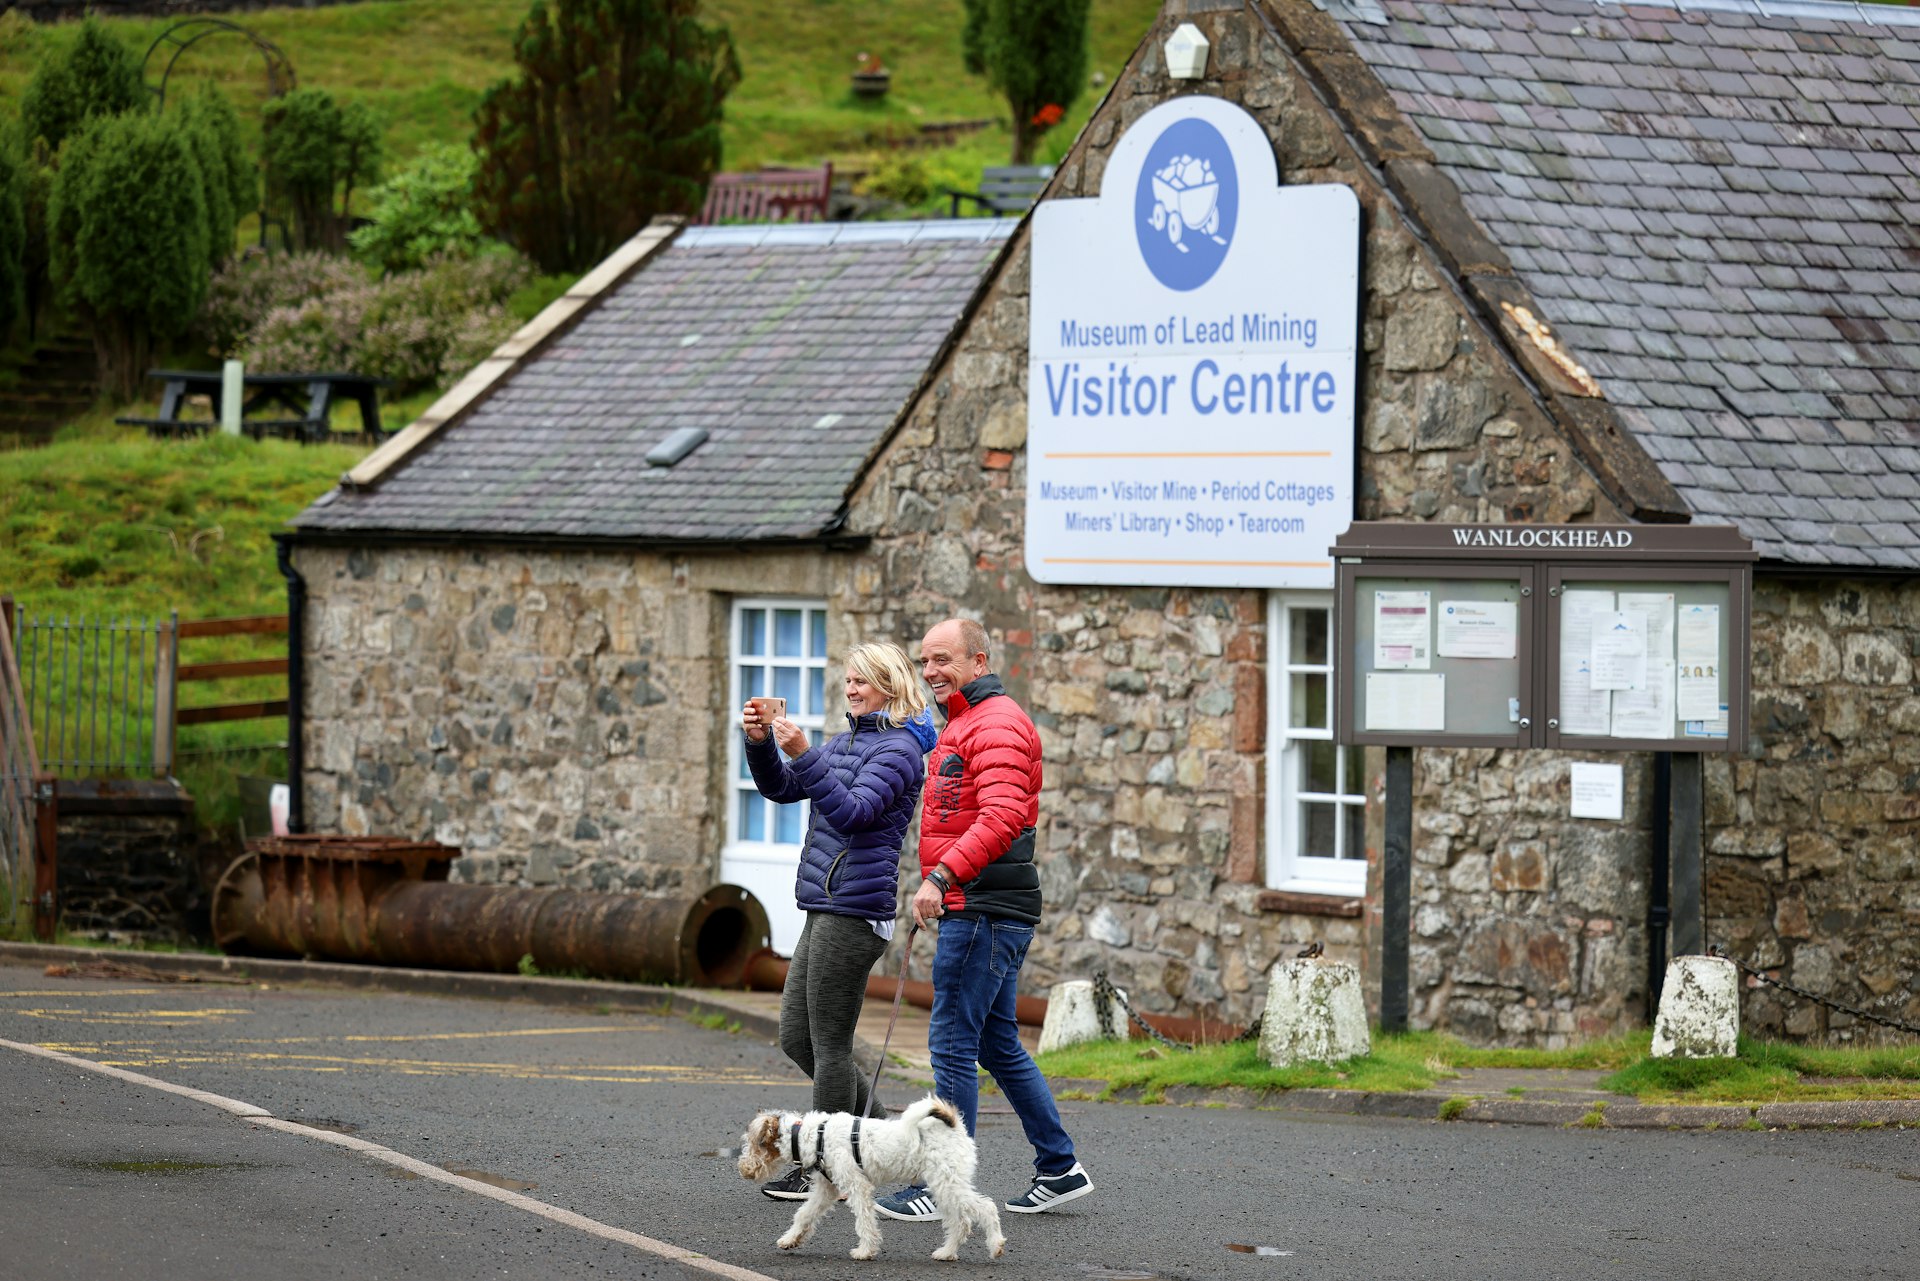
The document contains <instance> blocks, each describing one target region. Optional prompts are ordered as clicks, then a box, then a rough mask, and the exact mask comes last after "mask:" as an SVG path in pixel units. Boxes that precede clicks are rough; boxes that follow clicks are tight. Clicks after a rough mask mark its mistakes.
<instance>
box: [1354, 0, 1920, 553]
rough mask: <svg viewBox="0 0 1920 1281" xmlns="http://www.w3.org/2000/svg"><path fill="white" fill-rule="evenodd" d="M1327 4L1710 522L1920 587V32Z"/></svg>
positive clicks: (1840, 18) (1755, 2) (1759, 17)
mask: <svg viewBox="0 0 1920 1281" xmlns="http://www.w3.org/2000/svg"><path fill="white" fill-rule="evenodd" d="M1316 2H1318V0H1316ZM1322 7H1323V8H1326V9H1327V11H1328V12H1329V14H1330V15H1332V16H1333V17H1335V18H1336V19H1337V20H1338V21H1339V23H1340V26H1341V28H1342V29H1343V30H1344V32H1345V33H1346V35H1347V37H1348V39H1349V40H1350V41H1351V43H1352V45H1353V47H1354V49H1355V51H1356V52H1357V53H1358V54H1359V56H1360V57H1361V58H1362V59H1363V60H1364V61H1365V62H1366V63H1367V64H1368V65H1369V66H1370V67H1371V68H1372V70H1373V72H1374V74H1375V75H1376V76H1377V77H1378V78H1379V80H1380V81H1381V82H1382V83H1383V84H1384V85H1385V86H1386V88H1387V89H1388V90H1389V91H1390V92H1391V94H1392V97H1393V100H1394V103H1395V104H1396V105H1397V106H1398V107H1399V109H1400V111H1401V112H1402V113H1404V114H1405V116H1406V117H1407V118H1408V119H1409V120H1410V121H1411V122H1412V123H1413V124H1414V126H1415V127H1416V128H1417V129H1418V130H1419V132H1420V134H1421V135H1422V136H1423V137H1424V139H1425V142H1426V144H1427V145H1428V147H1429V148H1431V150H1432V152H1433V153H1434V156H1435V158H1436V160H1437V162H1438V164H1439V166H1440V167H1441V169H1442V170H1443V171H1444V172H1445V174H1446V175H1447V177H1448V178H1450V179H1451V181H1452V182H1453V183H1454V184H1455V185H1456V186H1457V187H1458V188H1459V190H1460V193H1461V196H1462V198H1463V200H1464V203H1465V206H1466V208H1467V210H1468V212H1470V213H1471V214H1472V215H1473V216H1474V217H1475V218H1476V219H1477V220H1478V221H1479V223H1480V224H1481V226H1482V227H1483V228H1484V229H1485V230H1486V232H1487V234H1488V235H1489V236H1490V237H1491V239H1492V240H1493V241H1494V242H1495V243H1496V244H1498V245H1499V246H1500V248H1501V249H1503V250H1504V251H1505V252H1506V254H1507V256H1508V258H1509V260H1510V261H1511V264H1512V267H1513V270H1514V273H1515V275H1516V276H1517V277H1518V278H1519V279H1520V280H1521V281H1522V282H1523V283H1524V284H1525V285H1526V286H1527V288H1528V289H1529V290H1530V291H1531V292H1532V294H1533V296H1534V298H1535V299H1536V300H1537V301H1538V303H1539V309H1540V310H1541V311H1542V312H1543V313H1544V315H1543V316H1542V318H1543V319H1544V320H1545V321H1546V322H1547V323H1548V324H1549V325H1550V326H1552V328H1553V330H1554V332H1555V333H1556V335H1558V336H1559V338H1560V339H1561V340H1562V341H1563V342H1564V343H1565V344H1566V345H1567V346H1568V347H1569V348H1570V349H1571V350H1572V352H1573V353H1574V354H1575V355H1576V356H1577V357H1578V358H1579V359H1580V360H1581V362H1582V363H1584V364H1585V365H1586V366H1587V368H1588V369H1589V370H1590V371H1591V372H1592V373H1593V374H1594V375H1595V376H1596V378H1597V379H1598V380H1599V383H1600V386H1601V388H1602V389H1603V391H1604V393H1605V396H1606V398H1607V400H1608V401H1610V402H1611V403H1612V404H1613V405H1614V406H1615V407H1616V411H1617V413H1618V415H1619V417H1620V419H1621V420H1622V421H1623V422H1624V423H1625V424H1626V425H1627V426H1628V427H1630V428H1631V429H1632V431H1633V433H1634V434H1635V436H1636V437H1637V438H1638V440H1639V442H1640V443H1641V444H1642V445H1643V446H1644V448H1645V449H1646V451H1647V453H1648V454H1649V455H1651V457H1652V458H1653V459H1654V461H1655V462H1656V463H1657V464H1658V466H1659V467H1660V470H1661V472H1662V473H1663V474H1664V475H1665V476H1666V478H1667V479H1668V481H1670V482H1671V483H1672V485H1673V486H1674V488H1675V489H1676V490H1677V491H1678V492H1679V494H1680V495H1681V497H1682V498H1683V499H1684V500H1685V502H1686V503H1687V505H1688V506H1689V508H1691V510H1692V511H1693V512H1694V513H1695V517H1694V518H1695V520H1696V521H1702V522H1714V523H1732V524H1736V525H1737V526H1738V527H1739V528H1740V529H1741V530H1742V532H1744V533H1745V534H1746V535H1747V536H1748V537H1750V538H1751V539H1753V541H1754V543H1755V544H1756V545H1757V547H1758V548H1759V550H1760V552H1761V555H1762V556H1763V557H1765V558H1767V559H1770V560H1779V561H1787V562H1794V563H1799V564H1805V565H1810V566H1813V565H1819V566H1877V567H1883V568H1893V569H1920V13H1916V12H1915V11H1912V10H1903V9H1897V8H1882V7H1878V6H1872V5H1866V6H1856V5H1852V4H1824V3H1807V2H1805V0H1801V2H1798V3H1790V4H1783V3H1779V2H1778V0H1765V3H1764V4H1762V3H1760V0H1745V2H1743V0H1707V2H1706V3H1701V2H1700V0H1690V2H1687V3H1683V4H1681V5H1679V6H1677V7H1676V6H1664V7H1648V6H1623V5H1618V4H1600V3H1592V2H1590V0H1473V2H1469V3H1449V4H1441V3H1415V2H1413V0H1379V2H1378V3H1377V4H1376V3H1374V2H1373V0H1367V3H1365V4H1357V5H1356V4H1351V3H1349V4H1344V5H1342V4H1337V3H1329V4H1323V5H1322ZM1763 9H1764V10H1765V13H1764V14H1763V12H1762V10H1763ZM1370 14H1371V15H1377V16H1382V17H1384V19H1385V21H1384V22H1379V21H1369V20H1367V18H1368V17H1369V16H1370ZM1766 15H1774V16H1766Z"/></svg>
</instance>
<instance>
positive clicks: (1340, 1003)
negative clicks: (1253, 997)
mask: <svg viewBox="0 0 1920 1281" xmlns="http://www.w3.org/2000/svg"><path fill="white" fill-rule="evenodd" d="M1372 1048H1373V1039H1372V1038H1371V1037H1370V1036H1369V1035H1368V1034H1367V1003H1366V1001H1365V999H1364V998H1363V997H1362V996H1361V993H1360V971H1359V970H1357V969H1355V968H1354V967H1353V966H1351V965H1348V964H1346V963H1345V962H1343V961H1332V962H1329V961H1312V960H1305V961H1281V962H1279V963H1278V964H1276V965H1275V966H1274V967H1273V973H1271V974H1270V975H1268V976H1267V1009H1266V1013H1265V1014H1263V1015H1261V1018H1260V1057H1261V1058H1263V1059H1265V1060H1266V1061H1267V1062H1268V1063H1269V1064H1271V1065H1273V1066H1274V1067H1286V1066H1288V1065H1290V1064H1293V1063H1298V1062H1302V1061H1305V1062H1311V1063H1338V1062H1340V1061H1341V1060H1343V1059H1350V1058H1353V1057H1354V1056H1355V1055H1359V1054H1365V1053H1367V1052H1368V1051H1369V1050H1371V1049H1372Z"/></svg>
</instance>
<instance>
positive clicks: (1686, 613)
mask: <svg viewBox="0 0 1920 1281" xmlns="http://www.w3.org/2000/svg"><path fill="white" fill-rule="evenodd" d="M1723 706H1724V704H1722V703H1721V701H1720V607H1719V606H1718V605H1688V606H1686V607H1684V608H1683V609H1681V611H1680V719H1681V720H1683V721H1711V720H1714V719H1715V718H1717V717H1719V716H1720V715H1721V714H1722V710H1721V709H1722V707H1723ZM1720 732H1721V733H1722V734H1725V733H1726V729H1725V727H1724V726H1722V728H1721V731H1720Z"/></svg>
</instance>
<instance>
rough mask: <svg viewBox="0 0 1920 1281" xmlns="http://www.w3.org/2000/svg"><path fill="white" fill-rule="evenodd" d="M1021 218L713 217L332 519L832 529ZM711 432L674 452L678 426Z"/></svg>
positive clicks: (314, 523) (568, 527)
mask: <svg viewBox="0 0 1920 1281" xmlns="http://www.w3.org/2000/svg"><path fill="white" fill-rule="evenodd" d="M1016 224H1017V220H1014V219H993V220H988V219H970V220H961V221H956V222H915V223H856V224H831V225H817V224H816V225H811V226H771V227H770V226H739V227H693V228H688V229H686V230H684V231H682V232H681V233H680V235H679V236H678V238H677V239H676V240H674V242H673V243H672V244H671V245H669V246H668V247H667V248H665V249H663V250H661V251H660V252H659V253H658V254H657V255H655V256H654V257H653V258H652V259H651V260H650V261H648V262H647V263H645V265H643V266H642V267H641V268H640V269H639V270H638V271H637V272H635V274H633V275H632V276H630V277H628V279H627V280H626V281H625V282H623V283H621V284H619V285H617V286H615V287H613V288H611V289H609V290H608V291H606V293H604V294H603V295H601V296H600V297H599V298H597V299H596V300H595V301H594V303H593V304H592V306H591V308H590V309H589V310H587V311H586V312H585V313H584V314H583V315H582V316H581V318H580V319H579V321H578V322H577V323H576V324H575V325H574V326H573V327H572V328H571V329H570V330H569V331H567V332H566V333H565V334H563V335H562V336H560V337H559V338H557V339H556V340H555V341H554V342H553V343H552V344H551V345H550V346H549V347H548V348H547V349H546V350H544V351H542V352H540V353H538V354H537V355H535V356H534V357H533V358H532V359H531V360H530V361H529V363H527V364H526V365H524V366H523V367H521V368H520V369H519V370H517V371H515V372H514V373H512V374H511V375H509V376H508V377H506V378H505V379H504V380H503V382H502V383H501V384H500V385H499V386H497V387H496V388H495V389H494V390H493V391H492V392H491V394H490V395H488V396H487V398H486V399H485V400H483V401H482V402H481V403H480V404H479V405H478V406H477V407H476V408H475V409H474V410H473V412H472V413H471V414H469V415H468V416H467V417H466V418H464V419H462V420H460V421H458V422H455V423H453V424H451V425H450V426H447V427H445V428H443V429H441V430H440V431H439V432H438V433H437V434H436V435H434V436H433V437H432V438H431V439H429V440H428V441H427V442H426V443H425V444H423V445H422V446H421V447H420V448H419V449H418V450H416V451H415V452H414V453H413V454H412V455H410V456H409V457H407V458H406V459H405V460H404V461H402V462H401V463H400V464H398V465H397V466H396V467H395V468H394V469H392V470H391V471H389V472H388V473H387V474H386V475H385V476H384V477H382V478H381V479H380V481H379V482H378V484H376V485H375V486H373V487H372V488H370V489H361V490H356V489H352V488H341V489H337V490H335V491H333V492H332V493H330V494H328V495H327V496H325V497H324V498H322V499H321V500H320V501H319V502H318V503H316V504H315V505H314V506H312V507H309V508H308V509H307V510H306V511H305V512H303V513H301V515H300V516H299V517H298V518H296V520H295V522H294V524H295V526H296V527H297V528H298V529H300V530H303V531H307V532H311V533H320V532H331V533H348V532H351V533H356V534H365V533H370V532H376V531H377V532H383V533H394V534H397V535H402V536H404V535H406V534H416V535H445V534H454V535H471V536H473V537H476V538H485V537H488V536H493V537H501V536H507V537H536V538H537V537H576V538H603V539H613V540H634V541H642V540H647V541H651V540H668V541H680V540H707V539H712V540H727V541H735V540H743V539H768V538H805V537H811V536H817V535H820V534H822V533H827V532H831V530H832V528H833V527H834V526H835V525H836V523H837V521H838V519H839V516H840V513H841V509H842V507H843V505H844V503H845V501H846V497H847V491H848V489H849V486H850V485H851V484H852V482H853V480H854V478H855V475H856V473H857V472H858V471H859V469H860V467H861V465H862V463H863V462H864V461H865V460H866V458H867V456H868V454H869V453H870V452H871V451H872V450H873V449H874V447H875V446H876V445H877V444H878V443H879V441H880V439H881V437H882V436H883V435H884V434H885V432H886V431H887V430H888V428H889V427H891V426H892V424H893V422H894V420H895V418H896V417H897V416H898V415H899V413H900V411H901V409H902V408H903V407H904V406H905V404H906V402H907V399H908V397H909V396H910V395H911V394H912V392H913V390H914V388H915V387H916V386H917V385H918V384H919V381H920V379H921V376H922V375H923V374H924V373H925V372H926V371H927V369H928V368H929V367H930V366H931V365H932V363H933V360H934V357H935V356H936V354H937V353H938V352H939V351H940V349H941V347H942V345H943V344H944V343H945V342H946V340H947V338H948V335H949V334H950V333H951V332H952V331H953V329H954V326H955V324H956V322H958V320H959V319H960V316H961V314H962V312H963V311H964V309H965V307H966V305H967V302H968V300H969V299H970V298H971V297H972V295H973V293H974V290H975V288H976V287H977V286H978V285H979V283H980V280H981V278H982V276H983V275H984V274H985V272H986V270H987V268H988V267H989V266H990V265H991V264H992V262H993V260H994V259H995V257H996V256H997V255H998V253H999V252H1000V249H1001V248H1002V246H1003V244H1004V242H1005V241H1006V239H1007V237H1008V236H1009V235H1010V234H1011V233H1012V230H1013V228H1014V226H1015V225H1016ZM682 427H702V428H705V429H707V431H708V432H709V433H710V436H709V439H708V440H707V441H706V443H704V444H702V445H701V446H700V447H699V448H697V449H695V450H694V451H693V453H692V454H691V455H689V456H688V457H686V458H685V459H684V460H683V461H681V462H679V463H678V464H676V465H674V466H672V467H650V466H648V465H647V462H646V454H647V452H648V451H649V450H650V449H652V448H654V446H656V445H658V444H659V443H660V442H661V441H662V440H663V439H664V438H665V437H666V436H668V435H669V434H670V433H672V432H673V431H674V430H675V429H677V428H682Z"/></svg>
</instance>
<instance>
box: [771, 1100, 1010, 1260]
mask: <svg viewBox="0 0 1920 1281" xmlns="http://www.w3.org/2000/svg"><path fill="white" fill-rule="evenodd" d="M976 1160H977V1157H976V1154H975V1152H974V1147H973V1139H972V1138H971V1137H970V1136H969V1135H968V1134H967V1127H966V1126H965V1124H963V1123H962V1122H961V1120H960V1113H959V1112H958V1110H956V1109H955V1108H954V1106H953V1105H952V1104H951V1103H948V1102H946V1101H945V1100H943V1099H936V1098H934V1097H933V1096H932V1095H931V1094H929V1095H928V1096H927V1097H926V1098H924V1099H922V1100H920V1101H919V1102H918V1103H916V1104H914V1105H913V1106H912V1107H910V1108H908V1109H907V1110H906V1111H905V1112H903V1113H901V1114H900V1116H899V1117H898V1118H897V1119H895V1120H891V1121H875V1120H862V1119H861V1118H859V1117H856V1116H853V1115H851V1114H850V1113H846V1112H808V1113H806V1114H805V1115H804V1116H803V1115H799V1114H796V1113H792V1112H762V1113H761V1114H760V1115H759V1116H756V1117H754V1118H753V1124H751V1125H749V1126H748V1127H747V1132H746V1133H745V1134H744V1135H742V1136H741V1138H740V1177H741V1178H743V1179H768V1178H771V1177H772V1176H773V1174H774V1172H775V1171H777V1170H778V1169H779V1168H780V1167H781V1165H782V1164H784V1163H785V1162H788V1161H792V1162H795V1163H796V1164H799V1165H803V1166H805V1167H807V1168H808V1169H810V1170H812V1171H813V1172H814V1179H813V1186H812V1188H811V1189H810V1190H809V1191H808V1193H807V1199H806V1200H805V1201H802V1202H801V1203H800V1209H799V1210H798V1211H797V1212H796V1213H795V1214H794V1216H793V1226H792V1227H790V1228H788V1229H787V1233H786V1235H785V1236H783V1237H781V1238H780V1239H779V1241H777V1242H775V1244H776V1245H778V1246H779V1247H780V1248H781V1249H782V1250H791V1249H794V1248H795V1247H797V1246H800V1245H803V1244H804V1243H805V1242H806V1240H807V1238H808V1237H810V1236H812V1235H813V1229H814V1226H815V1225H816V1224H818V1223H819V1222H820V1219H821V1217H822V1216H823V1215H825V1214H826V1212H827V1211H828V1210H830V1209H832V1208H833V1203H834V1202H835V1201H836V1200H838V1199H839V1196H840V1194H841V1193H842V1192H844V1193H846V1196H847V1208H848V1209H850V1210H852V1211H853V1223H854V1231H855V1232H856V1233H857V1234H858V1236H859V1244H858V1245H856V1246H855V1247H854V1250H853V1257H854V1258H856V1259H871V1258H874V1257H875V1256H876V1255H878V1254H879V1253H880V1216H879V1214H878V1212H876V1211H875V1210H874V1208H873V1185H874V1183H875V1181H876V1180H878V1181H880V1182H885V1183H917V1184H919V1185H920V1186H921V1187H924V1188H926V1189H927V1190H928V1191H929V1192H931V1193H932V1194H933V1199H934V1202H935V1203H936V1204H938V1205H939V1207H940V1219H941V1221H942V1222H943V1223H944V1224H946V1228H947V1239H946V1240H945V1241H943V1242H942V1243H941V1245H940V1248H939V1249H938V1250H935V1251H934V1252H933V1257H934V1258H936V1259H957V1258H959V1257H960V1243H961V1242H962V1241H965V1240H966V1239H967V1238H968V1237H969V1236H971V1235H972V1234H973V1230H974V1229H975V1228H976V1227H977V1228H982V1229H984V1231H985V1235H986V1240H987V1251H988V1253H990V1254H991V1255H993V1257H994V1258H996V1259H997V1258H999V1257H1000V1254H1001V1252H1002V1251H1003V1250H1005V1249H1006V1248H1007V1238H1006V1237H1005V1236H1003V1235H1002V1234H1001V1232H1000V1211H999V1210H997V1209H995V1208H994V1204H993V1202H991V1201H989V1200H988V1199H987V1198H986V1197H984V1196H981V1195H980V1194H979V1193H978V1192H976V1191H974V1188H973V1170H974V1165H975V1162H976Z"/></svg>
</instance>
